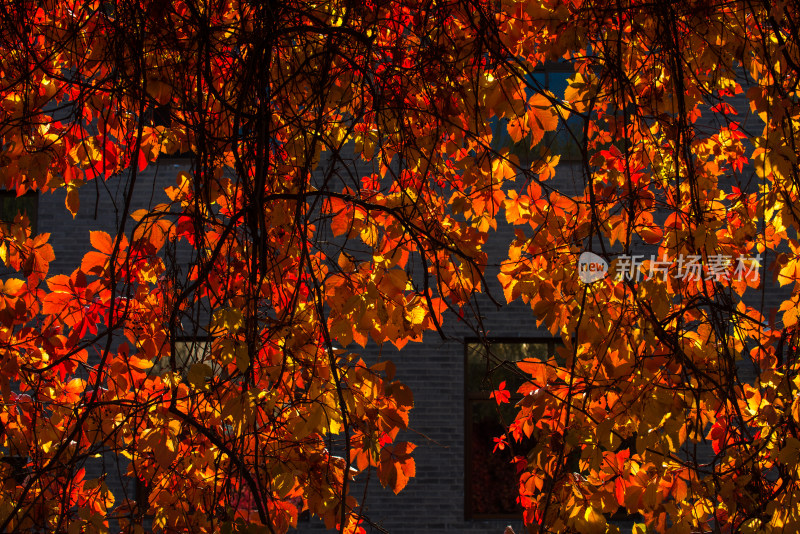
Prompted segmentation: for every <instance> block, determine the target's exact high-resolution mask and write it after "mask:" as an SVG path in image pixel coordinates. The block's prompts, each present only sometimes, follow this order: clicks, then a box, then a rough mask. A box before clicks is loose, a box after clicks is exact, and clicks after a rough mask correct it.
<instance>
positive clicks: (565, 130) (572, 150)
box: [492, 64, 583, 165]
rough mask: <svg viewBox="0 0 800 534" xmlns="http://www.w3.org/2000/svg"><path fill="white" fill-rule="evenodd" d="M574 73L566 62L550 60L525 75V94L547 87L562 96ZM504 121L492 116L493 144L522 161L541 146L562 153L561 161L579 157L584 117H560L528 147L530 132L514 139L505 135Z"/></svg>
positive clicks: (535, 154)
mask: <svg viewBox="0 0 800 534" xmlns="http://www.w3.org/2000/svg"><path fill="white" fill-rule="evenodd" d="M573 74H574V71H573V70H572V68H571V67H570V66H569V65H567V64H553V65H550V66H547V67H545V68H542V69H537V70H535V71H533V72H532V73H531V74H530V75H529V76H528V87H529V89H528V91H527V93H528V96H529V97H530V96H531V95H532V94H533V93H534V91H541V90H545V89H546V90H548V91H550V92H552V93H553V95H555V97H556V98H557V99H563V98H564V91H565V90H566V89H567V86H568V80H569V78H570V77H571V76H572V75H573ZM506 128H507V121H505V120H496V119H495V120H494V121H493V123H492V132H493V134H494V135H493V139H494V142H493V146H492V148H494V149H495V150H500V149H502V148H508V149H509V152H510V154H514V155H516V156H517V157H518V158H519V160H520V164H521V165H529V164H530V163H531V162H533V161H534V160H535V159H536V158H537V157H538V156H539V150H540V148H541V146H545V147H548V148H549V149H550V152H551V153H552V154H555V155H558V156H561V160H562V161H574V160H580V159H581V145H580V143H579V141H580V139H581V138H582V137H583V120H582V119H581V118H580V117H578V116H570V117H569V118H568V119H567V120H566V121H563V120H559V123H558V129H557V130H556V131H554V132H545V135H544V138H543V139H542V141H541V143H540V144H539V145H536V146H534V147H533V148H531V141H530V136H527V137H525V138H523V139H522V140H521V141H520V142H518V143H515V142H514V140H513V139H511V136H510V135H508V130H507V129H506Z"/></svg>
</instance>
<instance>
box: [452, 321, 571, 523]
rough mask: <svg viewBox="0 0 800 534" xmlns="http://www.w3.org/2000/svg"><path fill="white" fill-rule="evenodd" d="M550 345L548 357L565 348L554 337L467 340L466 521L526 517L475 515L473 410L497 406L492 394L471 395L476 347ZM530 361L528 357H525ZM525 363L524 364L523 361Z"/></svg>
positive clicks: (515, 397) (513, 400)
mask: <svg viewBox="0 0 800 534" xmlns="http://www.w3.org/2000/svg"><path fill="white" fill-rule="evenodd" d="M524 343H530V344H547V354H548V356H554V355H555V351H556V349H557V348H558V347H559V346H562V343H561V340H560V339H559V338H555V337H550V336H528V337H492V338H488V339H480V338H477V337H468V338H466V339H465V340H464V519H465V520H467V521H480V520H489V519H519V518H520V517H521V514H522V508H520V509H519V511H518V512H514V513H480V512H473V511H472V502H471V501H472V488H473V480H472V475H473V473H472V465H473V463H474V462H473V461H472V459H473V455H474V451H473V450H472V436H473V429H472V425H473V421H472V416H473V408H474V405H475V404H477V403H490V402H491V403H494V402H495V401H494V400H493V399H492V398H491V397H490V394H491V392H490V391H471V388H470V373H469V368H470V366H469V363H470V362H469V356H470V350H472V349H471V346H472V345H484V344H488V345H490V346H491V345H495V344H498V345H499V344H519V345H522V344H524ZM523 357H527V356H523ZM520 361H521V360H520ZM509 392H510V393H511V397H510V399H509V402H510V403H512V405H513V404H515V403H516V402H517V401H519V400H520V399H522V395H520V394H518V393H517V392H516V391H515V390H513V389H511V390H509Z"/></svg>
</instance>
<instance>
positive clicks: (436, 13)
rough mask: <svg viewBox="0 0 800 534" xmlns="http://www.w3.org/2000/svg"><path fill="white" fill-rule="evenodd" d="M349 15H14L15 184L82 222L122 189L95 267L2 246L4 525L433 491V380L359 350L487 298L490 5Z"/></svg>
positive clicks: (19, 527)
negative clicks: (373, 478)
mask: <svg viewBox="0 0 800 534" xmlns="http://www.w3.org/2000/svg"><path fill="white" fill-rule="evenodd" d="M351 4H352V3H350V2H327V1H325V2H293V1H290V2H265V3H262V2H240V1H234V2H196V1H193V0H188V1H177V2H172V3H164V2H160V1H147V0H145V1H138V0H137V1H128V0H121V1H118V2H105V1H103V2H101V1H99V0H95V1H88V2H86V1H83V0H81V1H79V2H78V1H72V0H46V1H43V2H2V6H1V7H2V9H1V11H0V17H2V21H1V23H0V28H1V29H0V57H1V58H2V59H0V80H2V81H0V99H2V106H0V136H2V148H1V149H0V181H2V185H3V186H4V187H5V188H7V189H12V190H15V191H16V192H17V193H18V194H20V195H21V194H23V193H24V192H25V191H27V190H37V191H40V192H42V193H45V192H49V191H55V190H62V191H65V192H66V196H65V198H66V206H65V207H66V209H67V210H68V211H69V212H71V213H72V215H73V216H75V215H76V214H78V213H79V211H80V188H81V186H82V185H83V184H85V183H87V182H90V181H95V182H102V181H109V180H115V181H117V182H118V185H116V186H115V187H119V188H121V190H123V191H124V195H123V202H122V204H121V205H120V206H119V211H118V213H117V214H116V215H117V220H119V221H120V222H119V224H118V227H117V231H116V233H114V234H113V235H112V234H109V233H106V232H104V231H99V230H98V231H93V232H92V233H91V244H92V250H91V251H89V252H87V254H86V255H85V257H84V258H83V261H82V262H81V265H80V266H77V268H76V269H75V270H74V271H72V272H71V273H69V274H66V273H55V272H50V264H51V263H52V262H53V261H54V260H55V256H54V251H53V247H52V246H51V245H50V244H49V243H48V241H49V235H47V234H40V235H32V233H31V229H30V224H29V221H28V220H27V218H26V217H23V216H20V217H18V218H17V219H16V220H15V222H14V223H13V224H8V225H4V226H3V227H2V231H0V256H1V257H2V260H3V262H4V263H5V265H6V267H7V268H8V269H9V271H14V273H10V274H9V276H8V277H7V278H6V279H5V280H4V281H3V284H2V295H3V298H2V300H1V301H0V354H1V355H2V356H1V357H0V362H1V363H0V389H1V390H2V411H1V412H0V422H1V423H2V424H1V425H0V446H1V447H2V449H0V450H2V455H3V457H4V458H6V459H7V460H8V462H3V463H0V480H2V485H0V530H2V531H4V532H5V531H14V532H23V531H42V530H45V531H48V532H70V533H73V532H103V531H107V530H108V529H109V528H112V527H111V526H110V525H118V526H119V527H120V528H121V529H122V530H123V531H125V532H142V531H143V530H144V529H146V528H149V527H148V525H152V528H153V529H155V530H159V531H169V532H176V531H191V532H215V531H231V530H235V531H247V530H248V529H251V528H256V527H258V526H260V527H258V528H260V530H259V531H264V530H266V531H269V532H285V531H286V530H287V529H288V528H289V527H290V526H293V525H296V522H297V518H298V514H300V513H301V512H303V511H309V512H310V513H311V514H313V515H316V516H318V517H320V518H322V519H323V520H324V521H325V523H326V525H327V526H328V527H329V528H338V529H339V530H340V531H342V532H362V531H363V527H362V526H360V524H361V523H362V522H363V521H365V520H367V519H366V518H365V517H363V515H362V513H361V509H360V508H359V507H358V503H357V502H356V499H355V498H354V497H353V496H351V495H350V490H349V488H350V485H351V482H352V480H353V479H354V478H355V477H357V476H358V475H359V474H360V473H362V472H366V473H367V474H366V478H367V480H368V479H369V472H370V471H372V472H375V473H377V478H378V480H379V481H380V483H381V484H382V485H384V486H386V487H388V488H390V489H391V490H392V491H395V492H399V491H400V490H402V489H403V488H404V487H405V485H406V484H407V483H408V480H409V478H410V477H413V476H414V474H415V463H414V460H413V458H412V455H411V454H412V451H413V450H414V445H413V444H411V443H409V442H406V441H402V438H401V436H399V433H400V431H402V430H403V429H406V428H407V426H408V422H409V421H408V417H409V412H410V410H411V408H412V407H413V398H412V395H411V392H410V391H409V389H408V388H407V387H406V386H404V385H403V384H402V383H401V382H399V381H395V380H394V368H393V367H392V365H391V364H390V363H388V362H384V363H378V364H373V365H367V364H366V363H365V362H364V361H363V360H362V359H361V358H359V356H357V355H355V354H353V353H352V352H351V351H350V350H348V349H347V348H346V347H348V345H352V344H353V343H355V342H357V343H359V344H361V345H362V346H363V345H365V344H366V343H367V341H368V340H369V339H372V340H374V341H375V342H377V343H384V342H391V343H393V344H394V345H396V346H398V347H402V346H403V345H405V344H406V343H407V342H408V341H412V340H413V341H419V340H421V338H422V335H423V332H425V331H426V330H436V329H440V325H441V321H442V313H443V312H444V310H445V309H446V308H447V306H448V305H449V306H454V305H455V306H457V305H460V304H463V303H465V302H467V301H468V300H469V299H470V298H471V295H472V293H473V291H474V290H476V289H478V288H479V287H480V286H481V273H482V265H484V264H485V255H484V254H483V252H482V251H481V244H482V242H483V240H485V237H486V234H485V231H484V230H476V229H475V228H474V225H473V224H471V220H472V219H476V220H478V219H480V220H481V221H490V220H491V217H490V216H488V215H485V214H486V213H488V212H489V211H490V210H491V208H489V207H487V206H486V203H487V202H490V203H493V204H492V206H494V207H496V203H497V201H496V199H494V197H492V195H491V194H490V195H488V196H486V195H485V193H484V191H485V190H489V191H491V190H492V187H490V186H489V185H490V184H491V183H492V181H493V176H494V174H495V173H494V172H493V169H492V166H491V163H490V162H489V160H488V159H484V160H483V161H484V162H485V163H482V164H481V165H477V166H476V165H475V161H476V157H475V155H469V154H471V153H473V152H474V150H473V149H472V147H479V146H481V145H485V144H486V140H485V139H483V140H481V139H475V138H474V136H470V135H468V134H469V133H470V132H474V131H476V127H475V125H477V124H479V123H481V122H482V119H481V118H480V117H471V116H470V115H468V114H466V113H465V112H464V110H465V109H466V108H467V107H470V106H475V105H478V104H479V101H480V98H482V97H481V96H480V94H479V92H478V91H479V89H476V88H473V87H472V86H471V84H472V81H473V80H474V79H475V73H476V72H477V71H478V69H479V66H478V64H477V63H476V62H475V60H474V58H475V57H479V56H480V55H481V50H480V46H479V43H472V42H470V39H471V37H470V35H468V34H467V33H465V30H464V28H467V27H469V26H470V25H472V24H473V23H474V21H473V19H472V15H470V14H469V10H467V9H466V8H463V9H462V7H458V6H455V7H453V8H441V9H440V8H437V9H433V10H431V11H429V12H423V16H420V14H419V13H418V12H417V11H416V10H415V8H414V6H413V5H412V4H410V3H403V2H385V3H382V4H381V5H375V4H370V5H367V6H354V5H351ZM462 45H464V46H462ZM456 53H463V55H461V56H456ZM486 83H489V82H486ZM445 94H452V95H461V97H463V98H464V99H465V100H464V101H461V100H457V99H456V98H455V97H453V98H451V99H450V100H447V99H445V98H443V95H445ZM467 121H471V123H472V124H471V126H470V125H469V124H467ZM487 132H488V130H486V129H482V130H481V134H482V135H484V136H485V135H486V134H487ZM456 149H457V150H458V151H460V154H461V156H460V157H458V158H456V159H454V158H453V157H452V154H453V150H456ZM353 150H355V154H354V155H353V156H351V157H350V161H349V162H348V161H346V158H347V157H348V156H347V154H348V153H350V152H352V151H353ZM176 154H189V157H188V158H187V159H184V160H182V161H184V162H185V163H186V169H185V170H186V172H181V173H180V174H178V175H177V176H176V182H175V186H173V187H170V188H168V189H167V190H166V191H165V193H166V197H165V202H164V203H162V204H159V205H155V206H151V207H149V208H148V209H142V210H138V211H133V212H131V211H132V210H131V209H130V206H131V205H132V204H134V203H136V199H137V198H141V194H140V196H139V197H137V196H136V195H137V191H140V190H142V191H144V192H145V194H146V195H149V194H150V193H149V192H150V191H151V190H152V188H153V184H152V182H151V183H144V184H143V183H142V182H144V181H148V180H150V181H151V180H152V174H145V173H144V171H145V170H146V169H148V167H151V166H153V165H156V164H157V161H158V159H159V158H160V157H166V156H170V155H176ZM356 160H359V161H361V163H360V165H361V167H360V168H358V167H357V166H354V165H355V164H354V163H353V162H354V161H356ZM364 169H367V171H366V172H362V171H363V170H364ZM465 169H477V170H475V171H473V172H472V174H471V175H469V177H467V176H465V173H464V170H465ZM355 170H358V174H357V175H356V174H354V171H355ZM148 177H149V178H148ZM456 200H457V201H458V202H460V206H461V207H460V210H459V213H461V214H463V213H464V212H468V213H469V214H470V215H469V217H463V216H461V217H457V216H456V215H454V214H453V213H452V210H451V209H450V208H449V205H450V204H451V203H453V202H454V201H456ZM65 213H66V212H65ZM444 299H448V300H447V302H446V301H445V300H444ZM188 338H191V339H194V340H195V341H194V342H192V343H188V342H187V339H188ZM187 343H188V345H187ZM187 346H190V347H194V348H189V349H187ZM187 351H188V354H187ZM20 458H21V459H22V465H21V466H19V465H16V464H14V462H19V459H20ZM92 458H102V459H103V461H104V462H105V463H108V462H111V463H113V464H115V465H117V466H118V468H119V470H120V471H121V472H122V473H123V476H127V477H130V479H132V480H139V481H140V486H141V487H142V488H143V491H139V492H137V495H135V496H134V495H132V494H130V495H119V494H116V495H114V494H112V492H111V490H110V489H109V484H108V481H107V480H106V477H102V478H99V479H88V478H87V474H86V473H87V470H86V469H85V468H84V466H87V465H89V464H90V463H91V461H92V460H91V459H92ZM15 465H16V467H15Z"/></svg>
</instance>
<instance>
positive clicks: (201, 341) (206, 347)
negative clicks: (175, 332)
mask: <svg viewBox="0 0 800 534" xmlns="http://www.w3.org/2000/svg"><path fill="white" fill-rule="evenodd" d="M210 361H211V338H204V337H199V338H179V339H177V340H176V341H175V366H176V368H177V369H178V371H180V372H182V373H183V374H184V375H186V373H188V372H189V368H190V367H191V366H192V364H195V363H210ZM171 365H172V362H171V361H170V357H169V356H165V357H163V358H161V359H160V360H159V361H158V362H156V363H155V365H153V368H152V370H151V372H152V373H154V374H161V373H163V372H164V371H168V370H169V369H170V368H171Z"/></svg>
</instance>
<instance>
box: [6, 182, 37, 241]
mask: <svg viewBox="0 0 800 534" xmlns="http://www.w3.org/2000/svg"><path fill="white" fill-rule="evenodd" d="M7 198H11V199H12V200H15V199H18V198H31V199H33V210H34V214H33V215H34V216H33V217H31V214H30V213H27V212H26V215H27V216H28V221H30V228H31V236H35V235H37V234H38V233H39V191H38V190H37V191H33V190H28V191H26V192H25V193H23V194H21V195H17V192H16V191H15V190H13V189H5V188H2V189H0V202H2V201H4V200H5V199H7ZM19 212H20V210H19V209H18V210H17V213H19ZM13 222H14V221H13V220H11V221H8V220H5V219H2V218H0V223H2V224H12V223H13Z"/></svg>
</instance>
